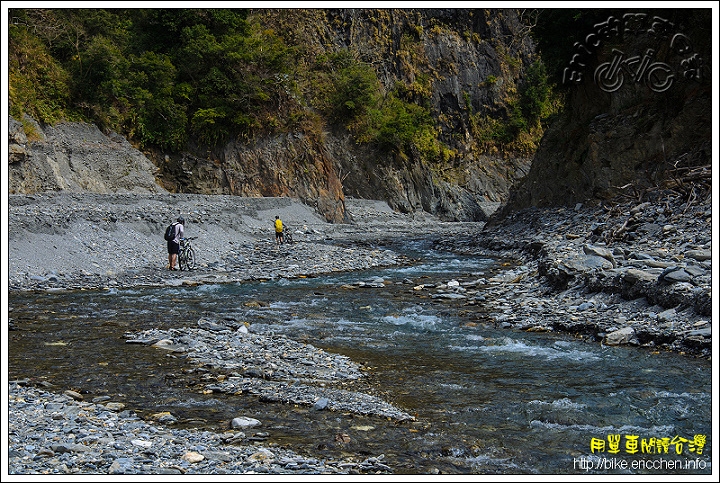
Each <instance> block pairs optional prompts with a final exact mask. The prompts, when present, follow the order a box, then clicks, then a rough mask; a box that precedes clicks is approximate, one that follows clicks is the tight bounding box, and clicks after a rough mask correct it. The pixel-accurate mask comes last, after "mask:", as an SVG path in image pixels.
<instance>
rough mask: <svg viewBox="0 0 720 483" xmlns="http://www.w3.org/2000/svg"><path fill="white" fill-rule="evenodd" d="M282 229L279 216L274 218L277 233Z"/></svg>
mask: <svg viewBox="0 0 720 483" xmlns="http://www.w3.org/2000/svg"><path fill="white" fill-rule="evenodd" d="M282 230H283V226H282V220H281V219H280V218H278V219H277V220H275V231H276V232H277V233H282Z"/></svg>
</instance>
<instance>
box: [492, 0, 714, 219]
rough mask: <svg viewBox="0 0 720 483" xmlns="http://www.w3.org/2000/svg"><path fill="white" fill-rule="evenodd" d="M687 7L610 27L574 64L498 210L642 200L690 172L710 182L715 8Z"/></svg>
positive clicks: (570, 66)
mask: <svg viewBox="0 0 720 483" xmlns="http://www.w3.org/2000/svg"><path fill="white" fill-rule="evenodd" d="M669 12H672V11H669ZM686 12H692V13H690V14H686V15H685V16H680V17H672V18H671V17H668V18H667V19H665V20H667V21H668V22H669V24H665V25H666V26H667V29H666V30H665V31H660V30H659V29H657V27H656V28H655V31H654V30H653V28H652V24H651V23H650V22H649V21H648V22H645V23H642V24H639V25H637V26H636V27H637V30H636V33H635V34H633V35H630V34H627V32H626V33H625V35H619V34H618V35H615V34H613V35H611V36H610V38H608V39H606V40H604V41H603V42H602V44H601V45H600V47H599V48H598V49H597V52H596V53H595V55H593V56H586V57H585V58H581V60H582V62H583V63H584V64H585V65H584V66H582V65H580V64H574V66H573V65H571V64H570V63H569V64H568V65H569V69H570V70H568V71H566V72H568V73H570V72H574V75H575V77H576V78H578V79H580V81H579V82H573V83H572V87H571V89H570V92H569V98H568V102H567V103H566V109H565V111H564V112H563V113H562V114H561V115H560V117H559V119H558V120H557V121H556V122H554V123H553V124H552V125H551V126H550V128H549V129H548V130H547V131H546V132H545V135H544V137H543V139H542V141H541V143H540V146H539V148H538V151H537V153H536V154H535V157H534V160H533V162H532V167H531V168H530V171H529V173H528V175H527V176H526V177H525V178H524V179H523V180H522V181H521V182H520V183H518V184H517V185H516V186H515V188H514V189H513V191H512V193H511V195H510V197H509V200H508V202H507V203H506V205H505V206H504V207H503V208H502V209H501V210H500V211H499V212H498V215H499V216H501V215H502V214H506V213H509V212H511V211H515V210H518V209H521V208H526V207H533V206H556V205H573V204H575V203H578V202H588V203H598V202H601V201H603V200H610V199H611V198H613V197H616V196H618V195H621V196H625V197H632V198H635V199H637V200H638V201H641V200H642V198H643V196H645V195H646V194H648V193H650V192H652V191H654V190H655V189H657V188H664V187H680V188H682V186H681V185H682V178H684V177H686V176H685V175H686V174H688V173H690V172H693V171H694V172H695V173H696V174H699V175H700V176H693V177H694V178H698V177H701V178H702V177H706V178H707V180H708V182H709V174H710V163H711V156H712V86H711V77H710V76H711V65H712V64H711V62H712V55H711V54H712V51H711V32H712V28H711V27H712V25H711V21H710V11H709V10H705V11H703V10H693V11H686ZM649 18H650V17H648V20H649ZM656 18H657V17H656ZM599 20H604V19H599ZM625 26H626V25H624V24H623V23H622V20H621V23H620V28H621V31H622V29H623V28H624V27H625ZM568 60H570V59H568ZM614 61H615V62H616V63H615V64H613V62H614ZM703 168H706V170H703ZM703 171H704V172H703Z"/></svg>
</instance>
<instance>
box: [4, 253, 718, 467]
mask: <svg viewBox="0 0 720 483" xmlns="http://www.w3.org/2000/svg"><path fill="white" fill-rule="evenodd" d="M394 248H396V249H397V250H402V251H404V252H405V254H407V255H408V256H411V257H413V258H415V259H417V260H418V262H417V263H415V264H411V265H409V266H402V267H391V268H384V269H377V270H372V271H367V272H353V273H342V274H333V275H325V276H318V277H308V278H296V279H283V278H280V279H276V280H266V281H255V282H246V283H234V284H218V285H212V284H210V285H200V286H181V287H165V288H137V289H127V290H118V289H112V290H103V291H77V292H67V293H53V294H41V293H11V294H10V298H9V307H10V310H11V318H12V319H13V321H14V324H15V325H16V326H17V328H18V330H13V331H11V332H10V334H9V335H10V339H9V343H8V351H9V361H8V362H9V365H8V376H9V378H10V379H11V380H12V379H21V378H30V379H34V380H45V381H48V382H51V383H52V384H54V385H55V387H57V388H62V389H61V390H65V389H75V390H78V391H86V392H88V393H91V394H93V395H100V394H108V395H112V396H113V400H122V401H123V402H125V403H126V404H127V406H128V407H130V408H132V409H134V410H136V411H137V412H138V413H139V414H147V413H153V412H160V411H170V412H171V413H172V414H173V415H175V416H176V417H177V418H178V420H179V422H180V424H184V425H187V426H193V427H198V428H204V429H216V430H222V428H223V427H225V425H226V424H227V421H228V420H229V419H232V418H233V417H236V416H238V415H240V414H242V415H246V416H251V417H255V418H257V419H260V420H261V421H263V431H265V432H266V433H267V435H266V439H265V442H266V443H268V442H272V443H274V444H280V445H290V446H292V447H293V448H294V449H296V451H299V452H305V453H309V454H312V455H317V457H322V458H330V459H331V458H338V457H340V456H344V455H347V454H357V455H365V456H374V455H379V454H382V455H384V460H383V462H384V463H385V464H387V465H388V466H390V467H392V468H393V469H394V470H395V472H396V473H400V474H437V473H441V474H506V475H511V474H571V475H585V474H652V475H658V474H677V475H678V476H681V475H689V474H711V449H712V448H711V441H710V435H711V407H712V399H711V395H712V390H711V384H712V368H711V363H710V362H709V361H705V360H699V359H693V358H689V357H684V356H681V355H677V354H669V353H657V352H651V351H649V350H645V349H640V348H635V347H608V346H603V345H601V344H599V343H589V342H587V341H583V340H579V339H576V338H574V337H573V336H572V335H564V334H554V333H538V332H520V331H514V330H509V329H501V328H496V327H495V326H494V325H493V324H492V323H489V322H488V320H487V319H486V318H485V317H484V315H483V313H482V304H481V303H479V304H477V305H475V306H471V307H470V306H467V305H464V303H463V301H461V300H458V301H454V300H444V301H440V300H436V299H433V298H431V297H427V296H425V297H423V296H420V295H419V294H418V293H417V292H416V291H413V290H412V289H411V288H409V287H412V285H411V284H408V283H401V282H403V281H404V280H408V279H409V280H413V281H415V282H416V283H426V284H433V283H441V282H447V281H449V280H452V279H455V278H459V277H464V278H466V279H467V278H473V277H475V278H482V277H489V276H490V275H491V274H493V273H495V272H497V271H498V270H501V269H502V267H501V266H500V264H499V263H498V261H497V260H492V259H479V258H476V257H475V258H474V257H463V256H457V255H453V254H450V253H443V252H438V251H434V250H432V249H431V248H430V245H429V244H427V243H423V242H416V243H406V244H405V245H404V246H403V247H399V246H398V247H394ZM374 277H382V278H383V279H384V280H385V281H386V285H385V287H384V288H364V289H359V290H345V289H343V288H342V285H343V284H346V283H351V282H354V281H357V280H371V279H373V278H374ZM388 282H389V283H388ZM253 300H255V301H256V300H261V301H263V302H264V303H263V304H262V305H260V306H256V305H255V306H253V305H252V304H250V305H246V302H249V301H253ZM208 316H211V317H217V318H222V317H232V318H233V319H236V320H246V321H248V322H249V323H250V325H251V329H252V330H253V331H255V332H260V333H277V334H283V335H286V336H288V337H290V338H293V339H296V340H300V341H303V342H308V343H311V344H313V345H315V346H318V347H320V348H323V349H324V350H326V351H329V352H337V353H341V354H344V355H347V356H349V357H351V358H352V359H353V360H355V361H357V362H361V363H362V364H363V365H365V366H366V367H368V368H370V371H369V373H370V376H369V377H370V379H371V383H372V384H373V385H374V387H375V388H376V389H377V390H378V391H379V393H380V394H382V396H383V398H384V399H385V400H387V401H388V402H391V403H393V404H394V405H396V406H398V407H399V408H401V409H402V410H404V411H406V412H408V413H410V414H413V415H415V416H416V418H417V421H416V422H413V423H394V422H392V421H388V420H385V419H383V418H378V417H369V416H357V415H353V414H344V413H334V412H331V411H312V410H310V408H303V407H296V406H294V405H282V404H271V403H261V402H259V401H257V400H255V399H253V398H250V397H247V396H246V397H243V396H230V395H222V394H202V393H199V392H198V391H197V388H196V387H192V385H191V384H190V383H189V382H188V381H189V380H188V379H187V378H184V377H182V374H184V373H185V372H187V370H188V366H187V364H188V363H187V361H185V360H183V359H181V358H177V357H171V356H169V355H167V354H162V353H159V352H161V351H157V350H156V349H152V348H148V347H144V346H138V345H129V344H126V343H125V337H123V335H124V334H125V333H127V332H135V331H141V330H145V329H150V328H155V327H157V328H165V329H167V328H170V327H173V326H177V325H178V324H185V325H188V326H195V325H196V323H197V320H198V319H200V318H201V317H208ZM184 371H185V372H184ZM185 382H187V383H185ZM341 435H344V436H346V440H344V441H342V442H338V437H339V436H341ZM703 437H707V439H706V440H704V439H703Z"/></svg>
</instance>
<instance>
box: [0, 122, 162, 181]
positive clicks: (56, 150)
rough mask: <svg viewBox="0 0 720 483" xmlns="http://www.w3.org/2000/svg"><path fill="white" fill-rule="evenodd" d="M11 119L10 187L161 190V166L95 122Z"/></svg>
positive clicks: (9, 134)
mask: <svg viewBox="0 0 720 483" xmlns="http://www.w3.org/2000/svg"><path fill="white" fill-rule="evenodd" d="M25 123H26V124H27V125H28V126H30V127H29V128H28V129H29V130H31V131H32V135H31V136H30V137H31V138H32V139H28V137H29V136H28V133H27V132H26V128H25V127H24V126H23V124H22V123H21V122H19V121H18V120H16V119H13V118H12V117H10V120H9V129H8V131H9V133H8V136H9V151H10V156H9V160H8V163H9V165H8V174H9V181H8V183H9V191H10V193H11V194H15V193H37V192H43V191H67V192H73V193H80V192H89V193H145V194H147V193H162V192H166V190H165V189H164V188H162V187H161V186H159V185H158V184H157V182H156V181H155V176H154V173H155V172H156V171H157V168H156V166H155V165H154V164H153V163H152V162H151V161H150V160H149V159H148V158H147V157H145V155H143V154H142V153H141V152H140V151H138V150H137V149H135V148H133V147H132V146H131V145H130V143H128V142H127V140H126V139H125V138H123V137H121V136H118V135H117V134H114V133H111V134H110V135H105V134H103V133H102V132H100V130H99V129H98V128H97V127H96V126H94V125H90V124H83V123H61V124H58V125H56V126H40V125H39V124H38V123H36V122H35V121H33V120H32V119H29V118H26V119H25Z"/></svg>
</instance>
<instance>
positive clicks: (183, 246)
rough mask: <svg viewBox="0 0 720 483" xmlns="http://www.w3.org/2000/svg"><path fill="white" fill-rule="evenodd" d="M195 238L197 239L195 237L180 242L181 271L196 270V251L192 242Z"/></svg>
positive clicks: (179, 259) (179, 260)
mask: <svg viewBox="0 0 720 483" xmlns="http://www.w3.org/2000/svg"><path fill="white" fill-rule="evenodd" d="M195 238H197V237H196V236H193V237H188V238H183V239H181V240H180V253H179V254H178V264H179V265H180V270H195V267H196V265H195V249H194V248H193V246H192V243H191V241H190V240H194V239H195Z"/></svg>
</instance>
